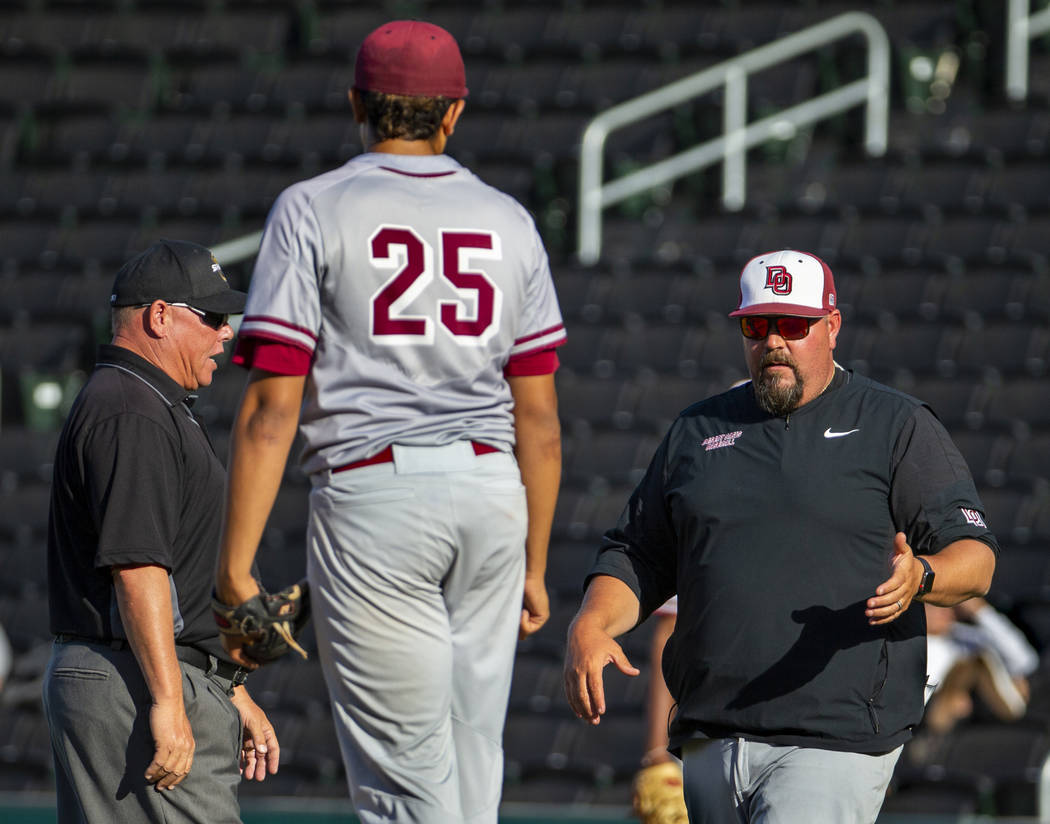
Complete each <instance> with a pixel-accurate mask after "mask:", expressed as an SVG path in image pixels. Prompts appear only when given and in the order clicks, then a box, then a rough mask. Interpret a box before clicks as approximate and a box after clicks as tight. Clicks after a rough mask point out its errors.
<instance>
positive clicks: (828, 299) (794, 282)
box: [729, 249, 836, 318]
mask: <svg viewBox="0 0 1050 824" xmlns="http://www.w3.org/2000/svg"><path fill="white" fill-rule="evenodd" d="M835 308H836V295H835V279H834V278H833V277H832V276H831V269H830V268H829V267H828V264H826V263H825V262H824V261H822V260H821V259H820V258H818V257H817V256H816V255H811V254H809V253H808V252H797V251H795V250H794V249H781V250H780V251H777V252H766V253H765V254H763V255H757V256H756V257H753V258H751V260H749V261H748V262H747V263H746V264H745V265H744V270H743V271H742V272H741V273H740V303H739V304H738V305H737V308H736V309H735V310H734V311H732V312H730V313H729V317H731V318H738V317H741V316H742V315H797V316H799V317H804V318H822V317H824V315H828V314H830V313H831V312H833V311H834V310H835Z"/></svg>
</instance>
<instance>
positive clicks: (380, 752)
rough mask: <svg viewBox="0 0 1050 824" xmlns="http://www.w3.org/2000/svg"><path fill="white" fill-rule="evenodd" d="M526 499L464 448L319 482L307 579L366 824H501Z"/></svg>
mask: <svg viewBox="0 0 1050 824" xmlns="http://www.w3.org/2000/svg"><path fill="white" fill-rule="evenodd" d="M526 522H527V515H526V506H525V489H524V487H523V486H522V483H521V475H520V472H519V471H518V467H517V464H516V462H515V461H514V458H513V456H512V455H510V454H507V453H490V454H485V455H480V456H477V455H475V454H474V453H473V450H472V449H471V447H470V444H469V443H468V442H466V441H461V442H458V443H455V444H452V445H449V446H445V447H399V446H396V445H395V446H394V461H393V462H392V463H385V464H378V465H373V466H366V467H362V468H359V469H353V470H349V471H346V472H339V473H325V474H324V476H322V477H319V478H315V479H314V488H313V490H312V492H311V495H310V519H309V528H308V533H307V544H308V556H307V557H308V561H307V575H308V578H309V581H310V586H311V602H312V607H313V614H314V617H315V619H316V624H315V630H316V634H317V640H318V648H319V654H320V659H321V666H322V669H323V671H324V675H325V680H326V682H327V684H328V690H329V693H330V695H331V698H332V707H333V714H334V718H335V725H336V732H337V734H338V737H339V743H340V748H341V751H342V756H343V761H344V764H345V766H346V772H347V778H348V783H349V785H350V797H351V801H352V802H353V804H354V807H355V810H356V812H357V815H358V817H359V818H360V820H361V821H362V824H375V822H393V821H396V822H399V824H459V823H460V822H463V823H464V824H466V822H470V824H495V822H496V821H497V812H498V807H499V801H500V794H501V789H502V782H503V748H502V737H503V725H504V721H505V716H506V709H507V700H508V696H509V694H510V679H511V671H512V667H513V663H514V653H515V647H516V639H517V632H518V626H519V622H520V616H521V603H522V591H523V584H524V569H525V565H524V557H525V553H524V546H525V531H526Z"/></svg>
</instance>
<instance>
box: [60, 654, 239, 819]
mask: <svg viewBox="0 0 1050 824" xmlns="http://www.w3.org/2000/svg"><path fill="white" fill-rule="evenodd" d="M179 666H180V667H181V668H182V692H183V697H184V700H185V703H186V713H187V715H188V716H189V719H190V724H191V726H192V727H193V736H194V739H195V741H196V745H197V746H196V751H195V753H194V757H193V766H192V768H191V770H190V773H189V775H188V776H187V777H186V778H185V779H183V781H182V783H181V784H179V785H178V786H177V787H175V788H174V789H172V790H165V791H159V790H156V789H154V787H153V785H152V784H150V783H148V782H147V781H146V779H145V777H144V773H145V772H146V767H147V766H149V763H150V761H152V760H153V750H154V745H153V737H152V735H151V733H150V728H149V713H150V695H149V690H148V689H147V687H146V682H145V680H144V679H143V677H142V671H141V670H140V669H139V666H138V662H137V661H136V659H135V655H134V653H133V652H132V651H131V650H130V649H127V648H125V649H111V648H110V647H109V646H107V645H105V644H92V643H84V642H79V641H71V642H66V643H59V642H56V643H55V644H54V647H53V649H52V653H51V660H50V662H49V663H48V668H47V672H46V674H45V676H44V688H43V693H44V696H43V697H44V710H45V713H46V715H47V720H48V724H49V726H50V728H51V748H52V752H53V753H54V758H55V782H56V789H57V799H58V822H59V824H115V822H120V824H139V823H140V822H141V823H142V824H153V823H154V822H157V823H158V824H159V823H160V822H163V824H240V820H241V819H240V811H239V805H238V803H237V786H238V784H239V782H240V772H239V767H238V758H239V756H240V748H241V747H240V741H241V719H240V714H239V713H238V712H237V709H236V707H234V706H233V703H232V702H231V701H230V699H229V697H228V695H227V690H229V688H230V684H229V682H228V681H224V680H223V679H221V678H219V677H218V676H216V675H211V676H209V675H207V674H205V672H204V671H203V670H201V669H198V668H197V667H194V666H191V665H189V664H185V663H181V662H180V664H179Z"/></svg>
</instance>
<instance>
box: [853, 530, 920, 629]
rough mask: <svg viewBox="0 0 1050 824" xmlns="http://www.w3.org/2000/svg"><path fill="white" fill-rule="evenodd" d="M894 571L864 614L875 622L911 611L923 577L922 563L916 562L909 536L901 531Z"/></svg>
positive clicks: (895, 542)
mask: <svg viewBox="0 0 1050 824" xmlns="http://www.w3.org/2000/svg"><path fill="white" fill-rule="evenodd" d="M890 567H891V569H892V574H891V575H890V577H889V578H888V579H886V580H885V581H883V582H882V583H881V584H879V585H878V586H877V587H876V588H875V597H874V598H869V599H868V602H867V604H866V607H867V608H866V609H865V610H864V614H865V615H866V616H867V617H868V623H869V624H870V625H871V626H878V625H880V624H889V623H892V622H893V621H896V620H897V619H898V618H899V617H900V616H901V615H903V614H904V613H905V612H907V611H908V607H909V606H910V605H911V602H912V599H913V598H914V597H915V593H916V592H918V591H919V582H920V581H921V580H922V567H921V566H920V565H919V564H918V563H917V562H916V560H915V556H914V555H913V554H912V551H911V547H910V546H908V540H907V537H906V536H905V534H904V533H903V532H898V533H897V534H896V536H894V539H893V557H892V558H891V559H890Z"/></svg>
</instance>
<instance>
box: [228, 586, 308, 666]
mask: <svg viewBox="0 0 1050 824" xmlns="http://www.w3.org/2000/svg"><path fill="white" fill-rule="evenodd" d="M211 609H212V613H213V614H214V615H215V623H216V624H218V625H219V632H221V633H222V634H223V635H232V636H238V637H243V638H244V639H245V640H244V643H243V645H242V646H241V651H242V652H244V654H245V655H246V656H247V657H249V658H251V659H252V660H254V661H258V662H259V663H260V664H268V663H270V662H271V661H276V660H277V659H278V658H280V657H281V656H282V655H285V654H286V653H287V652H288V651H289V650H293V649H294V650H295V651H296V652H298V653H299V654H300V655H301V656H303V658H306V657H307V656H306V650H304V649H303V648H302V647H301V646H299V642H298V641H296V638H298V637H299V634H300V633H301V632H302V631H303V627H305V626H306V622H307V621H308V620H310V590H309V588H308V586H307V584H306V581H305V580H303V581H300V582H299V583H297V584H292V585H291V586H290V587H287V588H285V589H282V590H281V591H280V592H275V593H272V594H271V593H269V592H267V591H266V590H264V589H260V590H259V594H258V595H254V596H252V597H251V598H249V599H248V600H247V601H245V602H244V603H243V604H240V605H239V606H235V607H231V606H230V605H229V604H224V603H222V602H221V601H217V600H216V599H215V598H212V601H211Z"/></svg>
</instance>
